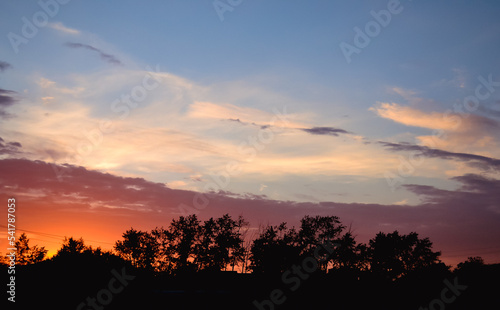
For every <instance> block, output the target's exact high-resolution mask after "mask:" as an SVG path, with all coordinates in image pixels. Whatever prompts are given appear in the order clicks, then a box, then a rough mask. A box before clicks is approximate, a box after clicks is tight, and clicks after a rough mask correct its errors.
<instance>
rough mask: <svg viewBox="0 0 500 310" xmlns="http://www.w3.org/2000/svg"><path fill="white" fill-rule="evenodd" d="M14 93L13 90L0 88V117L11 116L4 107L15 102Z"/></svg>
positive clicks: (6, 117)
mask: <svg viewBox="0 0 500 310" xmlns="http://www.w3.org/2000/svg"><path fill="white" fill-rule="evenodd" d="M15 94H17V93H16V92H15V91H12V90H6V89H1V88H0V118H3V119H8V118H11V117H13V115H12V114H10V113H8V112H7V111H5V109H6V108H7V107H10V106H11V105H13V104H15V103H17V99H16V98H15V97H14V95H15Z"/></svg>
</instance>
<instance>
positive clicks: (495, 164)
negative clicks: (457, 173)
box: [378, 141, 500, 171]
mask: <svg viewBox="0 0 500 310" xmlns="http://www.w3.org/2000/svg"><path fill="white" fill-rule="evenodd" d="M378 143H379V144H381V145H383V146H384V147H385V148H386V149H388V150H390V151H394V152H405V151H406V152H418V155H421V156H425V157H429V158H440V159H447V160H450V159H453V160H459V161H463V162H467V164H468V165H469V166H471V167H475V168H479V169H482V170H485V171H488V170H493V171H495V170H496V171H500V159H496V158H491V157H486V156H481V155H476V154H469V153H455V152H448V151H444V150H440V149H435V148H430V147H427V146H420V145H415V144H410V143H390V142H383V141H379V142H378Z"/></svg>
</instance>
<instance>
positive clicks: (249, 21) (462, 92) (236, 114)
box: [0, 0, 500, 265]
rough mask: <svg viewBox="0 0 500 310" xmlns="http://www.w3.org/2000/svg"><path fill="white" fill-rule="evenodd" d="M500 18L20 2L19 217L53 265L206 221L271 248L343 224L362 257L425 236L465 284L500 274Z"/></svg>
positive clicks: (9, 18) (384, 8) (14, 118)
mask: <svg viewBox="0 0 500 310" xmlns="http://www.w3.org/2000/svg"><path fill="white" fill-rule="evenodd" d="M499 13H500V3H498V2H497V1H493V0H491V1H468V0H462V1H451V0H449V1H430V0H429V1H410V0H401V1H395V0H389V1H386V0H384V1H382V0H381V1H320V0H313V1H307V2H306V1H292V0H287V1H284V0H280V1H272V2H270V1H259V0H255V1H249V0H220V1H217V0H216V1H205V0H200V1H181V0H178V1H144V2H141V3H138V2H135V1H81V0H59V1H56V0H41V1H38V2H36V1H25V2H20V1H13V0H8V1H2V3H1V4H0V29H1V33H0V34H1V39H0V198H1V199H2V201H4V202H5V203H6V202H7V199H8V198H11V197H14V198H15V199H16V216H17V217H16V224H17V225H16V229H17V232H18V233H19V232H26V233H27V234H28V236H29V237H30V239H31V240H32V241H33V242H34V243H37V244H39V245H42V246H45V247H46V248H48V249H49V250H50V252H49V254H54V253H55V251H56V250H57V249H58V248H59V247H60V245H61V243H62V239H63V238H64V237H65V236H68V237H70V236H73V237H77V238H78V237H83V238H84V240H86V242H87V243H89V244H92V245H95V246H101V247H103V248H106V249H110V248H111V247H112V245H113V244H114V242H115V241H116V240H118V239H119V238H121V234H122V233H123V232H125V230H127V229H129V228H131V227H133V228H136V229H143V230H150V229H153V228H155V227H157V226H158V227H159V226H168V224H169V223H170V220H171V219H172V218H176V217H178V216H181V215H188V214H191V213H196V214H197V215H198V216H199V217H200V218H201V219H208V218H210V217H219V216H221V215H223V214H225V213H230V214H231V215H232V216H233V217H237V216H238V215H243V216H244V217H245V218H246V219H247V220H248V221H249V222H250V224H251V225H252V229H257V227H258V226H259V225H265V224H272V225H275V224H279V223H280V222H288V223H289V224H290V225H291V226H294V225H295V226H297V225H298V223H299V220H300V218H301V217H303V216H304V215H306V214H309V215H337V216H339V217H340V220H341V221H342V222H343V223H344V224H345V225H346V226H348V227H350V229H351V230H352V231H353V232H354V234H355V235H356V236H357V241H358V242H368V240H369V239H370V238H373V237H374V236H375V234H376V233H378V232H379V231H383V232H392V231H394V230H398V231H400V232H402V233H409V232H412V231H415V232H417V233H419V235H420V236H421V237H429V238H430V239H431V241H432V242H433V243H434V249H435V250H439V251H441V252H442V259H443V260H444V261H445V262H446V263H448V264H453V265H455V264H456V263H458V262H460V261H464V260H465V259H467V257H468V256H482V257H483V258H484V259H485V261H486V262H487V263H499V262H500V130H499V129H500V61H499V60H498V55H500V20H499V19H498V16H499ZM0 213H1V214H3V215H2V218H7V215H6V213H7V210H6V209H5V208H4V209H2V210H0ZM6 226H7V222H5V223H0V228H1V229H2V231H6ZM0 246H1V247H0V252H4V249H5V248H6V247H7V241H6V238H2V240H0Z"/></svg>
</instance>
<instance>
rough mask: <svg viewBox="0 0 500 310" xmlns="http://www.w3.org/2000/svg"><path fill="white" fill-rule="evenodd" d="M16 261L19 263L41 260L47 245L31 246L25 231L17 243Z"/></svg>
mask: <svg viewBox="0 0 500 310" xmlns="http://www.w3.org/2000/svg"><path fill="white" fill-rule="evenodd" d="M15 247H16V249H17V251H16V261H17V263H18V264H19V265H27V264H35V263H38V262H41V261H42V260H43V259H44V258H45V255H46V254H47V250H46V249H45V247H40V248H39V247H38V246H37V245H34V246H30V245H29V239H28V236H27V235H26V234H25V233H23V234H22V235H21V236H20V237H19V239H17V241H16V243H15Z"/></svg>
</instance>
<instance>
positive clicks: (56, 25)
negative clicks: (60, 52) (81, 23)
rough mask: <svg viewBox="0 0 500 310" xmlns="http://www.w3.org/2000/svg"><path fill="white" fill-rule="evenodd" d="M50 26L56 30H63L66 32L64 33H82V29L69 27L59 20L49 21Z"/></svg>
mask: <svg viewBox="0 0 500 310" xmlns="http://www.w3.org/2000/svg"><path fill="white" fill-rule="evenodd" d="M48 26H49V27H50V28H52V29H55V30H58V31H61V32H64V33H67V34H73V35H77V34H80V31H79V30H76V29H73V28H69V27H66V26H64V25H63V23H61V22H57V23H49V24H48Z"/></svg>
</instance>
